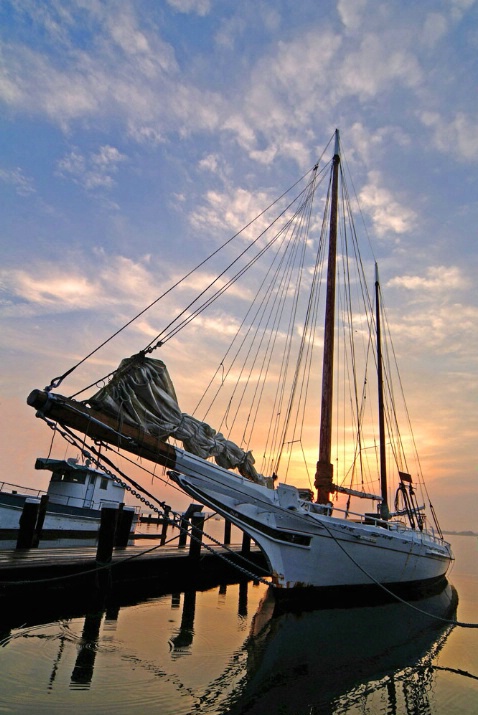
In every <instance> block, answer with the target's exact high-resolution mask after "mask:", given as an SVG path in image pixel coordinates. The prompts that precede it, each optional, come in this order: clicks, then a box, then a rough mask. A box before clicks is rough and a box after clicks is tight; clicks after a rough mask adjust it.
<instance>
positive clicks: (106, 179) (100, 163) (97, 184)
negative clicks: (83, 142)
mask: <svg viewBox="0 0 478 715" xmlns="http://www.w3.org/2000/svg"><path fill="white" fill-rule="evenodd" d="M126 158H127V157H126V156H125V155H124V154H121V152H120V151H118V149H116V148H115V147H112V146H109V145H105V146H102V147H100V148H99V150H98V152H97V153H96V154H89V155H88V156H84V155H83V154H81V153H80V152H79V151H78V150H74V151H71V152H70V153H69V154H67V155H66V156H64V157H63V159H60V160H59V161H58V162H57V172H58V174H59V175H60V176H62V177H64V178H66V177H70V178H71V179H72V180H73V181H74V182H75V183H77V184H80V185H81V186H83V187H84V188H85V189H88V190H92V189H98V188H103V189H111V188H112V187H113V185H114V183H115V182H114V180H113V177H112V174H114V173H116V172H117V170H118V165H119V164H120V163H121V162H123V161H125V160H126Z"/></svg>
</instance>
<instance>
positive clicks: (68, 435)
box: [15, 417, 271, 586]
mask: <svg viewBox="0 0 478 715" xmlns="http://www.w3.org/2000/svg"><path fill="white" fill-rule="evenodd" d="M42 419H43V420H44V421H45V422H46V423H47V424H48V425H49V426H50V427H52V424H53V423H51V421H50V420H48V419H47V418H46V417H42ZM60 424H61V423H60ZM61 426H62V428H63V430H65V431H64V432H62V431H61V430H58V431H59V433H60V435H61V436H62V437H63V438H64V439H66V441H67V442H69V443H70V444H72V445H73V446H76V447H77V448H78V449H79V450H80V452H81V453H82V454H84V456H89V457H91V455H90V454H89V453H88V452H87V451H86V450H85V449H84V448H82V447H81V442H80V440H79V439H78V437H77V436H76V435H75V434H74V432H72V430H70V429H69V428H68V427H67V426H66V425H61ZM52 428H53V427H52ZM103 446H104V447H106V448H107V449H108V448H109V447H108V445H103ZM88 449H89V451H91V452H93V453H94V454H95V455H96V456H97V459H96V460H93V461H95V463H96V464H98V466H100V462H99V461H98V460H100V461H101V460H104V461H105V462H107V463H108V464H109V465H110V466H111V467H112V468H113V469H114V470H116V472H118V474H120V475H121V476H122V477H123V478H124V479H126V480H127V481H129V482H131V483H132V484H134V485H135V487H137V488H138V489H139V490H140V491H142V492H143V493H144V494H147V495H148V496H149V497H151V498H153V499H154V500H155V501H157V502H158V504H160V505H161V506H163V505H164V506H163V509H164V510H166V508H167V509H168V513H169V514H172V515H173V516H175V517H176V518H177V522H175V523H174V525H175V526H176V527H177V528H178V529H180V530H182V531H183V530H186V533H188V534H189V536H190V537H191V538H192V539H195V540H196V541H200V539H199V538H198V537H196V536H195V535H194V534H193V532H194V531H198V532H201V534H202V535H203V536H205V537H206V538H208V539H209V540H210V541H212V542H213V543H215V544H216V545H217V546H221V548H223V549H225V550H226V551H227V552H229V553H231V554H233V555H234V557H235V558H236V559H237V558H239V559H240V560H242V561H243V562H244V563H246V564H249V565H250V566H253V567H254V568H255V569H259V570H260V571H263V572H264V573H265V574H267V575H268V576H270V575H271V574H270V571H269V570H268V569H264V568H263V567H262V566H259V565H257V564H254V563H253V562H252V561H250V560H249V559H247V557H246V556H244V555H243V554H239V553H237V552H235V551H233V550H232V549H230V548H229V547H228V545H227V544H222V543H221V542H219V541H218V540H217V539H215V538H214V537H213V536H211V534H207V533H206V532H205V531H204V530H202V529H200V528H199V527H196V526H195V525H193V524H190V525H189V531H188V528H185V527H184V526H181V517H182V515H181V514H180V513H179V512H175V511H174V510H173V509H171V508H170V507H169V506H168V505H167V504H165V503H164V502H160V501H159V499H157V498H156V497H154V496H152V495H150V494H149V493H148V492H147V491H146V490H145V489H143V488H142V487H141V486H140V485H137V484H136V482H134V480H132V479H131V478H130V477H128V476H127V475H126V474H125V473H124V472H123V471H122V470H120V469H119V468H118V467H117V466H116V465H115V464H114V463H113V462H111V460H109V459H108V458H107V457H105V455H103V454H101V452H99V451H98V450H97V449H96V447H94V446H93V445H90V446H89V448H88ZM103 471H104V472H105V473H106V474H108V475H109V476H111V478H112V479H113V480H114V481H116V482H118V481H119V482H120V483H121V480H119V478H118V477H117V476H116V475H115V474H114V473H113V472H111V471H110V470H109V469H105V468H104V467H103ZM124 486H126V485H124ZM129 491H130V492H131V493H132V495H133V496H138V494H137V493H134V492H133V491H132V490H131V489H129ZM141 501H143V502H144V503H145V504H146V506H148V507H150V508H152V509H153V510H155V507H154V506H153V505H152V504H148V503H147V502H146V501H145V499H143V498H141ZM175 538H176V537H175ZM172 540H173V539H170V540H169V541H168V543H169V542H170V541H172ZM160 546H161V545H159V546H157V547H154V548H160ZM202 546H203V547H204V548H205V549H206V550H209V551H210V552H211V553H213V555H216V556H218V557H219V558H223V559H224V560H225V561H226V562H227V563H229V564H230V565H231V566H234V567H235V568H237V569H238V570H239V571H241V572H242V573H244V574H245V575H247V576H249V577H250V578H253V579H255V580H258V581H261V582H262V583H264V584H265V585H267V586H269V585H270V584H269V582H268V581H265V580H264V579H262V578H261V577H259V576H258V575H257V573H251V572H249V571H247V570H246V569H244V568H243V567H241V566H239V565H238V564H236V563H233V562H231V561H229V559H227V558H226V557H225V556H224V555H223V554H220V553H217V552H216V551H214V549H213V548H212V547H210V546H208V544H206V543H204V542H202ZM150 550H154V549H150ZM148 551H149V550H147V551H145V552H144V553H148ZM138 555H139V554H138ZM138 555H133V556H131V557H129V559H132V558H135V557H136V556H138ZM124 560H128V559H123V560H122V561H120V562H117V563H122V562H123V561H124ZM108 566H112V564H109V565H107V567H108ZM59 578H61V577H59ZM52 580H55V579H52ZM15 583H19V582H15ZM35 583H36V582H35Z"/></svg>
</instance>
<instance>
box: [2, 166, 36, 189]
mask: <svg viewBox="0 0 478 715" xmlns="http://www.w3.org/2000/svg"><path fill="white" fill-rule="evenodd" d="M0 181H3V182H4V183H5V184H10V186H13V187H14V189H15V191H16V193H17V194H18V195H19V196H29V195H30V194H34V193H35V191H36V189H35V187H34V185H33V179H31V178H29V177H27V176H25V175H24V173H23V171H22V169H20V168H19V167H17V168H16V169H0Z"/></svg>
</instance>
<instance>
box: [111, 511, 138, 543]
mask: <svg viewBox="0 0 478 715" xmlns="http://www.w3.org/2000/svg"><path fill="white" fill-rule="evenodd" d="M121 507H122V508H121ZM133 517H134V507H132V506H125V505H124V504H123V505H121V504H120V509H119V512H118V523H117V525H116V533H115V541H114V545H115V547H116V548H118V549H124V548H125V547H126V546H128V541H129V535H130V533H131V525H132V523H133Z"/></svg>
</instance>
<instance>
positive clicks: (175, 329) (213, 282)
mask: <svg viewBox="0 0 478 715" xmlns="http://www.w3.org/2000/svg"><path fill="white" fill-rule="evenodd" d="M311 171H313V169H311V170H310V171H308V172H307V174H305V176H308V174H310V173H311ZM303 178H304V177H303ZM299 181H300V179H299ZM299 181H297V182H296V183H295V184H294V185H293V187H294V186H296V185H297V184H298V183H299ZM309 185H310V182H309V184H307V185H306V186H305V187H304V189H302V191H300V192H299V194H298V195H297V196H296V197H295V198H294V199H292V201H291V202H290V203H289V204H288V205H287V206H286V207H285V208H284V209H283V211H281V212H280V213H279V214H278V216H276V217H275V219H274V220H273V221H272V222H271V223H270V224H269V225H268V226H267V227H266V228H265V229H264V230H263V231H261V232H260V233H259V235H258V236H256V238H255V239H254V241H252V242H251V243H249V244H248V245H247V246H246V248H245V249H244V250H243V251H241V253H240V254H239V255H238V256H236V258H235V259H234V260H233V261H232V262H231V263H230V264H229V265H228V266H226V268H225V269H224V270H223V271H221V273H219V274H218V275H217V276H216V277H215V278H214V280H213V281H211V283H209V285H207V286H206V288H204V290H202V291H201V292H200V293H199V295H197V296H196V297H195V298H194V300H192V301H191V302H190V303H189V304H188V305H187V306H186V307H185V308H184V309H183V310H182V311H180V313H179V314H178V315H177V316H176V317H175V318H174V319H173V320H172V321H171V322H170V323H168V325H166V327H165V328H163V330H162V331H161V332H160V333H158V335H157V336H156V337H155V338H154V339H153V340H151V341H150V342H149V343H148V345H147V346H146V348H145V351H147V352H149V351H151V350H154V349H155V347H158V345H156V346H154V347H151V346H152V345H153V343H154V342H156V341H159V342H160V344H163V343H164V342H166V341H167V340H169V338H170V337H171V336H172V335H176V333H177V332H178V331H179V330H181V329H182V328H183V327H184V325H186V324H187V323H188V322H190V321H189V320H184V321H183V322H182V323H180V324H179V325H178V326H176V327H175V328H173V327H172V326H173V325H174V323H175V322H176V321H178V320H179V318H181V317H182V316H183V315H184V314H185V313H186V311H187V310H188V309H189V308H191V306H193V305H194V303H196V302H197V301H198V300H199V299H200V298H201V297H202V296H203V295H204V294H205V293H206V292H207V291H208V290H209V289H210V288H211V287H212V286H213V285H214V284H215V283H217V281H218V280H219V279H220V278H221V277H222V276H223V275H224V274H225V273H226V272H227V271H228V270H229V269H230V268H232V266H233V265H234V264H235V263H237V262H238V261H239V259H240V258H242V257H243V256H244V255H245V254H246V253H247V252H248V251H249V250H250V249H251V248H252V247H253V246H254V245H255V244H256V243H257V242H258V241H259V240H260V239H261V238H262V236H263V235H264V234H265V233H266V232H267V231H268V230H269V229H270V228H271V227H272V226H273V225H274V224H276V223H277V222H278V221H279V219H281V218H282V217H283V216H284V214H285V213H286V212H287V211H288V210H289V208H290V207H291V206H292V205H293V204H294V203H295V202H296V201H297V200H298V199H299V198H300V197H301V196H302V194H304V193H305V192H306V191H307V189H308V187H309ZM293 187H291V188H293ZM289 191H290V189H289ZM287 193H288V192H284V194H282V196H281V197H279V198H278V199H276V201H274V202H273V203H272V204H271V205H270V206H269V207H268V208H267V209H264V211H262V212H261V213H260V214H259V215H258V216H256V218H254V219H253V220H252V221H250V222H249V223H248V224H247V225H246V226H244V227H243V228H242V229H241V230H240V231H238V233H237V234H235V235H234V236H233V237H232V238H230V239H229V241H227V243H229V242H230V241H232V240H233V239H234V238H236V237H237V236H239V235H240V234H241V233H242V232H243V231H245V230H246V229H247V228H248V227H249V226H250V225H251V224H252V223H254V221H256V220H257V219H258V218H260V217H261V216H262V215H263V214H264V213H265V212H266V211H267V210H268V209H269V208H270V207H271V206H274V205H275V204H276V203H277V202H278V201H279V200H280V199H281V198H282V197H283V196H285V195H286V194H287ZM224 245H226V244H224ZM222 248H223V246H221V248H219V249H217V251H215V252H214V253H213V254H211V255H214V254H215V253H217V252H218V251H219V250H221V249H222ZM262 253H263V251H261V252H260V253H259V254H258V255H259V256H260V255H262ZM206 260H208V259H206ZM256 260H257V258H256ZM203 263H204V262H203ZM251 264H252V262H251ZM242 271H244V269H242ZM240 274H241V271H240V272H239V275H240ZM186 277H187V276H186ZM236 280H237V278H236ZM218 293H219V294H220V291H218ZM206 304H207V302H206ZM203 309H204V308H202V310H203ZM198 312H201V307H200V308H198V309H196V311H195V314H197V313H198ZM170 328H171V331H170V333H166V331H167V330H168V329H170ZM165 333H166V337H165V338H164V339H163V340H160V338H161V337H162V336H163V335H164V334H165Z"/></svg>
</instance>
